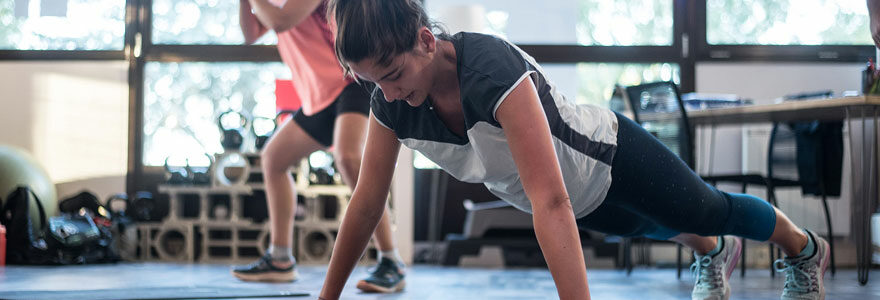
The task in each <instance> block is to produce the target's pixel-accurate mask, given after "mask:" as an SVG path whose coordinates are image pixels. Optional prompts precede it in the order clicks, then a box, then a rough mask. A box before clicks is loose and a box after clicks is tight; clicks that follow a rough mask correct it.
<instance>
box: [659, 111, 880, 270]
mask: <svg viewBox="0 0 880 300" xmlns="http://www.w3.org/2000/svg"><path fill="white" fill-rule="evenodd" d="M878 112H880V96H858V97H842V98H832V99H819V100H806V101H791V102H783V103H778V104H770V105H750V106H740V107H730V108H718V109H707V110H701V111H692V112H688V120H689V121H690V126H691V130H694V128H696V127H698V126H705V125H721V124H737V125H742V124H748V123H768V122H792V121H809V120H823V121H824V120H828V121H831V120H845V121H846V122H847V126H848V127H849V130H848V132H849V133H848V136H849V139H848V143H849V146H850V147H849V149H850V171H851V172H852V186H851V187H852V190H851V195H852V205H851V208H850V211H851V216H852V218H853V220H852V224H853V226H852V229H853V230H852V234H853V235H854V237H855V241H856V256H857V257H856V263H857V265H858V274H859V283H860V284H861V285H865V284H867V282H868V270H869V269H870V267H871V254H872V249H871V248H872V245H871V240H870V238H871V228H870V224H871V214H872V213H873V212H874V211H875V209H876V202H877V199H878V191H877V186H878V177H877V174H878V172H877V152H878V151H877V149H878V147H880V145H878V139H877V133H878V131H877V127H878V124H877V119H878V118H877V117H878ZM652 115H655V116H654V117H656V118H658V119H662V118H664V117H663V116H660V115H656V114H652ZM869 119H870V120H873V122H871V123H869V122H868V120H869ZM859 122H861V124H862V131H861V134H858V135H857V134H855V133H854V131H853V130H852V128H853V125H854V124H858V123H859ZM869 128H873V130H870V132H871V134H867V133H866V132H868V131H869ZM692 136H693V135H692ZM857 142H858V143H857ZM856 147H860V149H861V151H860V152H858V153H857V152H856V151H855V149H856ZM856 155H858V156H856ZM856 158H860V159H856ZM863 162H870V163H868V164H865V163H863Z"/></svg>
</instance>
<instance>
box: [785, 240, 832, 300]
mask: <svg viewBox="0 0 880 300" xmlns="http://www.w3.org/2000/svg"><path fill="white" fill-rule="evenodd" d="M807 233H808V234H809V235H810V236H811V237H812V238H813V241H815V242H816V252H815V253H814V254H813V256H810V257H807V258H800V259H788V258H783V259H778V260H776V262H775V263H774V264H773V266H774V268H776V271H777V272H785V287H784V288H783V289H782V300H823V299H825V280H824V277H825V269H828V262H829V261H830V260H831V256H830V253H831V251H830V249H829V248H828V242H826V241H825V239H823V238H821V237H818V236H816V234H814V233H813V232H812V231H809V230H808V231H807Z"/></svg>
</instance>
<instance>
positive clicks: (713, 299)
mask: <svg viewBox="0 0 880 300" xmlns="http://www.w3.org/2000/svg"><path fill="white" fill-rule="evenodd" d="M741 250H742V242H740V240H739V238H736V237H732V236H725V237H724V248H721V252H719V253H718V254H715V255H714V256H709V255H703V256H700V255H696V254H694V258H695V260H696V261H695V262H694V264H693V265H691V272H693V273H694V274H695V275H696V277H697V281H696V283H694V291H693V292H692V293H691V299H693V300H727V299H728V298H730V284H729V283H728V280H729V279H730V274H731V273H733V270H734V269H735V268H736V263H737V262H738V261H739V256H740V253H741Z"/></svg>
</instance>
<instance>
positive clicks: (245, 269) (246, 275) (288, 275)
mask: <svg viewBox="0 0 880 300" xmlns="http://www.w3.org/2000/svg"><path fill="white" fill-rule="evenodd" d="M232 275H235V277H238V279H241V280H244V281H268V282H290V281H294V280H296V277H297V273H296V263H295V262H292V263H291V264H290V265H289V266H287V267H285V268H279V267H276V266H275V265H273V264H272V257H271V256H269V254H268V253H266V255H263V257H260V259H258V260H257V261H256V262H254V263H252V264H249V265H246V266H242V267H238V268H234V269H232Z"/></svg>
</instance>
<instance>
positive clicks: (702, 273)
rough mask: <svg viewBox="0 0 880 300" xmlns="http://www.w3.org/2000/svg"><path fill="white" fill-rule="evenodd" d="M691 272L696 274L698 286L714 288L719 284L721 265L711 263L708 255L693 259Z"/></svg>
mask: <svg viewBox="0 0 880 300" xmlns="http://www.w3.org/2000/svg"><path fill="white" fill-rule="evenodd" d="M691 272H692V273H693V274H694V275H696V276H697V283H696V285H697V286H698V287H701V288H708V289H715V288H717V287H719V286H721V282H722V280H721V265H720V264H717V265H713V264H712V257H710V256H709V255H706V256H703V257H700V259H699V260H697V261H695V262H694V263H693V264H692V265H691Z"/></svg>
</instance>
